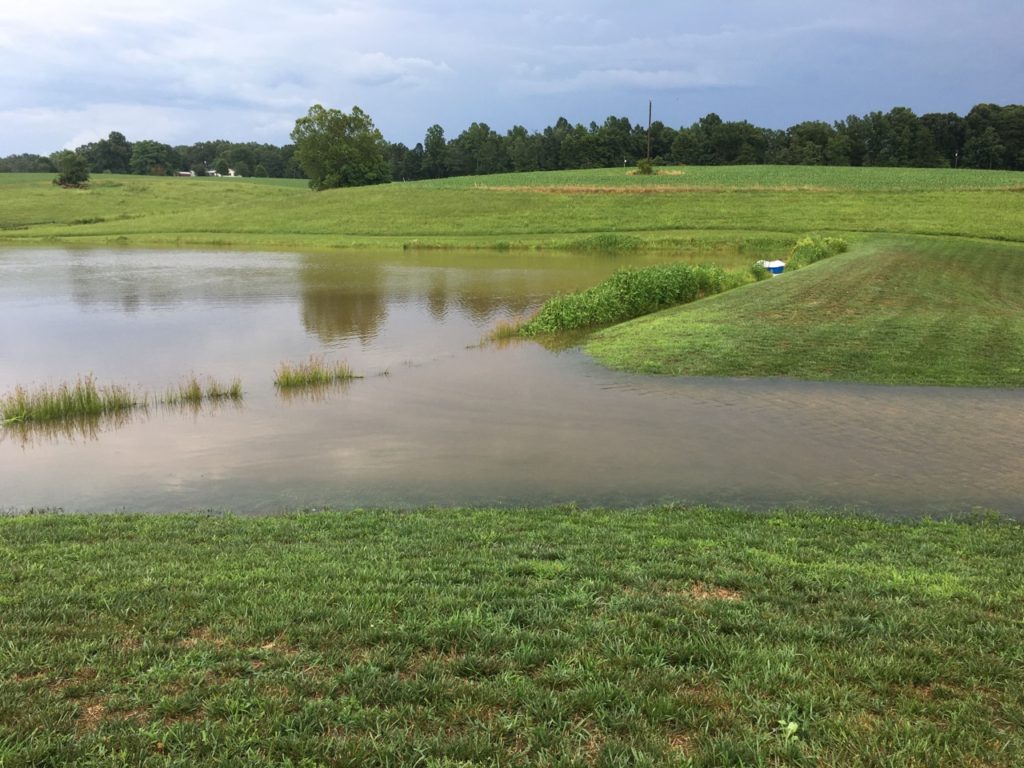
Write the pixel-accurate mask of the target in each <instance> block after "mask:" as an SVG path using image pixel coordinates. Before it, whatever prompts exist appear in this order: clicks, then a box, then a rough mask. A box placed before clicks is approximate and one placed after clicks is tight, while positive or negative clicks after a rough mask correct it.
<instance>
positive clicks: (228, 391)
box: [161, 374, 244, 406]
mask: <svg viewBox="0 0 1024 768" xmlns="http://www.w3.org/2000/svg"><path fill="white" fill-rule="evenodd" d="M243 396H244V394H243V392H242V381H241V379H239V378H237V377H236V378H234V379H232V381H231V383H230V384H222V383H221V382H219V381H217V380H216V379H214V378H212V377H211V378H208V379H207V380H206V384H205V386H204V385H203V384H202V383H201V382H200V381H199V379H198V378H197V377H196V375H195V374H192V375H190V376H188V377H187V378H186V379H185V380H184V381H182V382H181V384H179V385H178V387H177V389H169V390H167V393H166V394H165V395H164V398H163V400H162V401H161V402H162V403H164V404H165V405H192V406H198V405H202V404H203V402H206V401H209V402H216V401H220V400H233V401H236V402H239V401H241V400H242V398H243Z"/></svg>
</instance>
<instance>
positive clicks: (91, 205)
mask: <svg viewBox="0 0 1024 768" xmlns="http://www.w3.org/2000/svg"><path fill="white" fill-rule="evenodd" d="M670 170H671V169H670ZM672 172H673V173H678V174H679V175H665V176H653V177H638V176H631V175H628V173H627V172H626V171H625V170H622V169H610V170H608V169H606V170H595V171H568V172H551V173H531V174H506V175H502V176H490V177H485V176H475V177H467V178H462V179H445V180H440V181H426V182H409V183H393V184H387V185H381V186H374V187H360V188H354V189H339V190H330V191H327V192H319V193H314V192H311V191H309V190H308V189H305V188H303V187H302V186H301V185H298V184H296V183H295V182H294V181H293V180H289V181H286V182H284V183H281V182H279V181H278V180H266V179H193V178H152V177H141V176H112V175H97V176H94V177H93V180H92V183H91V185H90V187H89V188H88V189H84V190H68V189H60V188H58V187H55V186H53V185H52V184H51V183H50V181H51V179H50V176H49V175H47V174H0V182H2V183H0V242H3V243H8V244H53V243H66V244H71V243H77V244H83V245H110V244H124V245H135V246H172V247H174V246H186V247H187V246H226V247H239V248H270V249H274V248H341V247H375V248H376V247H387V248H397V247H413V248H415V247H419V248H426V247H470V248H475V247H486V248H519V247H521V248H552V249H557V248H576V247H586V244H587V243H593V242H594V241H595V238H598V239H600V238H602V237H606V236H609V235H614V236H627V237H628V238H630V239H631V241H632V242H634V243H635V244H637V245H638V246H639V247H643V248H666V249H673V248H679V247H685V246H686V245H687V244H688V243H693V242H717V241H722V240H729V239H732V240H736V239H745V238H759V237H785V238H795V237H798V236H800V235H803V234H807V233H823V234H843V235H847V236H850V235H856V234H857V233H886V234H891V233H906V234H927V235H948V236H956V237H972V238H987V239H999V240H1014V241H1024V217H1022V216H1021V209H1022V201H1024V192H1021V191H1020V190H1021V189H1024V174H1022V173H1003V172H985V171H947V170H922V169H891V168H885V169H879V168H793V167H789V166H774V167H773V166H766V167H760V166H751V167H736V168H685V169H675V170H673V171H672Z"/></svg>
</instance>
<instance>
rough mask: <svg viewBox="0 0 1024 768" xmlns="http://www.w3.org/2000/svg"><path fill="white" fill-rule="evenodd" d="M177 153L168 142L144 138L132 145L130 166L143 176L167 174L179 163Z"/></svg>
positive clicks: (134, 171)
mask: <svg viewBox="0 0 1024 768" xmlns="http://www.w3.org/2000/svg"><path fill="white" fill-rule="evenodd" d="M178 160H179V158H178V155H177V153H176V152H175V151H174V150H173V149H172V148H171V147H170V146H168V145H167V144H161V143H160V142H159V141H151V140H149V139H144V140H142V141H137V142H135V143H134V144H133V145H132V159H131V162H130V163H129V168H130V169H131V172H132V173H135V174H139V175H141V176H166V175H167V173H168V172H169V171H171V170H172V169H174V168H175V167H177V165H178Z"/></svg>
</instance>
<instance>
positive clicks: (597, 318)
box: [520, 263, 736, 336]
mask: <svg viewBox="0 0 1024 768" xmlns="http://www.w3.org/2000/svg"><path fill="white" fill-rule="evenodd" d="M735 282H736V281H735V279H731V278H730V277H729V276H728V275H727V274H726V272H725V270H723V269H721V268H720V267H715V266H693V265H690V264H682V263H677V264H658V265H655V266H652V267H645V268H643V269H622V270H619V271H618V272H616V273H615V274H614V275H612V276H611V277H610V278H608V279H607V280H605V281H604V282H603V283H601V284H600V285H596V286H594V287H593V288H588V289H587V290H585V291H580V292H578V293H569V294H563V295H560V296H554V297H552V298H550V299H548V300H547V301H546V302H544V306H542V307H541V308H540V311H538V312H537V314H536V315H534V316H533V317H532V318H531V319H530V320H529V321H527V322H526V323H525V324H524V325H523V326H522V329H521V331H520V333H521V334H522V335H524V336H536V335H538V334H546V333H559V332H562V331H572V330H577V329H581V328H594V327H597V326H601V325H613V324H615V323H621V322H624V321H626V320H630V319H632V318H634V317H640V316H641V315H646V314H650V313H651V312H657V311H658V310H660V309H665V308H666V307H671V306H674V305H676V304H685V303H687V302H691V301H694V300H696V299H699V298H701V297H702V296H709V295H711V294H714V293H721V292H722V291H723V290H727V289H728V288H731V287H734V284H735Z"/></svg>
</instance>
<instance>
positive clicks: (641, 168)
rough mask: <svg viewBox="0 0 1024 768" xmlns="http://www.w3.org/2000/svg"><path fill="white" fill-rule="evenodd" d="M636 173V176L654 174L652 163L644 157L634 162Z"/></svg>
mask: <svg viewBox="0 0 1024 768" xmlns="http://www.w3.org/2000/svg"><path fill="white" fill-rule="evenodd" d="M636 172H637V175H638V176H651V175H653V174H654V163H652V162H651V161H650V160H648V159H647V158H646V157H645V158H643V159H642V160H637V161H636Z"/></svg>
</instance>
